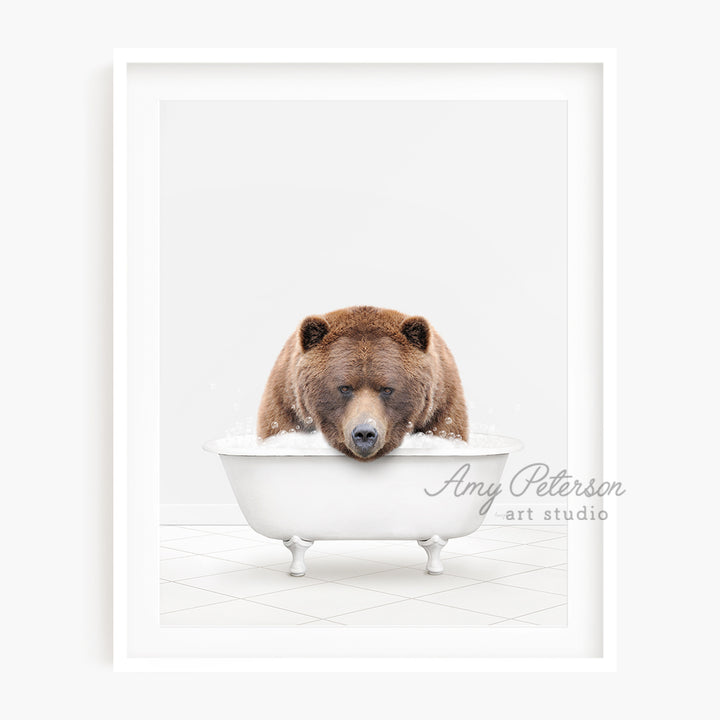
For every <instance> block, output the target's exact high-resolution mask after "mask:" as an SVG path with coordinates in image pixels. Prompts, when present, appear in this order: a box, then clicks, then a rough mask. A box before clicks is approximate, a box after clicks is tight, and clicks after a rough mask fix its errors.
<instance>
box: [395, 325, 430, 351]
mask: <svg viewBox="0 0 720 720" xmlns="http://www.w3.org/2000/svg"><path fill="white" fill-rule="evenodd" d="M400 332H401V333H402V334H403V335H404V336H405V337H406V338H407V339H408V340H409V341H410V343H411V344H412V345H414V346H415V347H416V348H419V349H420V350H422V351H423V352H426V351H427V349H428V344H429V343H430V325H429V324H428V321H427V320H426V319H425V318H424V317H410V318H408V319H407V320H405V322H404V323H403V324H402V327H401V328H400Z"/></svg>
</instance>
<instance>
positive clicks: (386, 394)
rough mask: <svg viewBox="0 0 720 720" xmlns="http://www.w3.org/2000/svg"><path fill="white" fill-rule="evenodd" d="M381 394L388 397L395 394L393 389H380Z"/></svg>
mask: <svg viewBox="0 0 720 720" xmlns="http://www.w3.org/2000/svg"><path fill="white" fill-rule="evenodd" d="M380 392H381V393H382V394H383V395H385V396H386V397H388V396H390V395H392V394H393V392H394V390H393V389H392V388H391V387H384V388H380Z"/></svg>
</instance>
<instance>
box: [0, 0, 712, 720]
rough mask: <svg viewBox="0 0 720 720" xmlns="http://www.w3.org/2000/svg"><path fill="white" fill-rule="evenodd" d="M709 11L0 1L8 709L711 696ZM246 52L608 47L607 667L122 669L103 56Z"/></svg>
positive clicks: (698, 702)
mask: <svg viewBox="0 0 720 720" xmlns="http://www.w3.org/2000/svg"><path fill="white" fill-rule="evenodd" d="M712 10H713V5H712V4H711V3H708V2H697V1H693V0H690V1H689V2H685V3H682V4H671V3H665V4H658V3H650V2H633V1H628V0H623V2H613V1H612V0H604V1H603V2H570V1H569V0H568V1H562V0H554V1H552V2H549V3H543V4H539V3H535V2H529V1H526V2H522V1H520V0H503V1H502V2H494V3H493V2H488V3H482V4H480V3H477V2H471V1H468V2H455V1H454V0H448V2H445V3H442V5H440V4H437V3H428V2H406V3H402V2H395V3H394V2H389V0H379V1H375V0H367V1H366V2H364V3H362V4H359V5H357V6H354V7H353V6H347V5H344V4H340V3H337V2H321V1H317V0H316V1H315V2H306V3H294V2H271V1H270V2H266V3H263V4H262V5H256V4H250V3H242V2H238V0H234V1H233V2H216V1H212V0H211V1H210V2H207V3H203V4H202V6H200V5H189V4H179V3H177V2H167V1H163V2H147V1H145V2H142V3H141V2H135V1H133V0H126V1H125V2H123V3H119V2H104V3H90V2H78V1H73V2H66V3H49V2H39V3H32V4H31V3H26V4H24V5H20V4H15V5H12V6H8V7H6V8H4V12H3V23H2V25H1V26H0V54H1V57H0V59H1V60H2V62H0V73H1V75H2V87H3V96H2V98H3V112H2V116H1V117H2V120H1V122H2V132H1V133H0V158H2V162H1V163H0V178H1V179H0V182H1V183H2V186H1V188H2V198H3V203H2V213H0V238H1V239H2V262H1V263H0V293H1V294H2V295H1V300H2V302H1V303H0V307H1V308H2V326H1V327H2V332H3V338H4V340H5V342H4V343H3V353H2V356H1V357H2V361H1V362H2V373H1V374H0V383H1V385H0V388H1V389H0V397H1V398H2V411H1V417H2V426H1V427H0V431H1V434H0V437H2V448H3V452H2V459H1V460H0V463H1V465H0V478H2V480H3V484H4V488H5V497H4V501H3V503H2V512H3V522H2V524H1V525H0V527H2V539H3V566H2V583H3V593H2V608H3V610H2V619H3V625H4V627H3V642H2V653H3V659H4V660H5V668H4V670H5V672H4V676H3V677H4V679H5V683H4V685H5V689H4V692H3V696H2V700H1V701H0V702H2V705H3V710H4V714H9V713H10V711H12V715H13V716H15V717H23V718H40V717H47V716H51V715H53V716H55V717H73V718H78V717H89V718H95V717H105V718H127V717H130V716H132V717H138V718H155V717H170V718H196V717H198V716H200V715H202V716H204V717H213V716H217V715H220V714H222V715H226V714H228V713H230V714H240V713H242V714H246V715H248V716H250V717H255V716H257V717H273V716H274V717H279V716H282V717H286V716H289V715H293V716H296V715H298V714H300V715H301V716H302V715H305V714H306V713H305V711H307V710H309V711H310V713H311V714H312V715H313V716H314V717H331V716H332V717H336V716H337V715H338V714H340V713H342V714H343V716H344V717H348V718H350V717H352V718H366V717H368V716H370V715H377V714H378V708H379V707H381V706H382V707H383V708H386V710H387V712H386V715H391V716H395V715H398V716H399V715H400V714H403V715H408V716H416V717H432V718H437V717H459V716H464V715H467V713H468V712H478V713H480V712H483V713H487V714H490V715H496V716H503V715H506V714H508V713H512V715H513V716H517V717H520V716H524V717H533V718H546V717H547V718H559V717H562V718H575V717H577V716H578V714H582V715H583V717H585V718H604V717H608V716H610V715H611V714H617V713H620V714H627V713H628V712H635V711H639V710H642V711H643V712H644V713H645V714H648V715H659V714H667V713H675V714H678V713H683V714H686V713H687V712H693V711H694V710H695V709H696V708H698V707H699V706H704V705H706V704H709V703H711V702H712V698H711V696H710V693H711V692H712V689H713V687H714V667H715V664H714V659H713V658H714V655H715V647H714V645H713V642H712V636H711V634H710V633H709V632H708V629H709V625H710V624H711V623H712V622H713V621H714V619H715V616H716V612H717V602H716V598H715V597H714V596H713V594H712V592H711V591H710V586H709V576H710V571H709V569H708V568H709V567H711V566H712V563H713V561H714V548H715V547H716V537H715V535H716V533H715V532H714V527H715V525H716V522H717V521H716V518H715V517H714V516H715V513H716V509H717V507H718V503H717V501H718V485H717V482H716V477H717V471H716V469H715V466H714V464H713V462H714V458H713V455H714V448H715V446H716V443H717V436H718V430H719V428H718V422H717V412H716V408H717V403H718V400H719V399H720V398H719V397H718V381H717V367H718V366H720V353H719V352H718V345H717V332H716V331H715V330H713V328H714V327H715V325H716V324H717V323H716V318H715V317H714V316H715V314H716V313H715V308H717V307H718V305H719V304H720V297H718V295H719V292H718V285H717V282H716V273H717V256H716V254H715V257H713V256H712V253H713V251H714V250H715V248H716V246H717V238H718V232H719V231H720V221H719V220H718V215H717V198H718V194H719V190H720V188H718V175H717V171H716V168H717V167H718V165H719V164H720V157H719V155H720V148H719V142H720V140H719V138H718V134H717V132H716V129H717V127H718V126H720V107H719V106H718V96H717V82H716V70H717V67H718V63H719V62H720V49H719V48H718V45H717V42H716V29H717V23H716V22H715V21H714V19H713V17H712ZM243 45H244V46H250V47H256V46H257V47H260V46H268V47H272V46H290V47H292V46H296V47H301V46H325V47H333V46H336V47H337V46H347V47H362V46H378V47H381V46H416V47H423V46H427V47H438V46H456V47H469V46H478V47H482V46H490V47H493V46H508V47H522V46H528V47H552V46H557V47H600V46H616V47H618V48H619V61H620V85H619V111H620V117H619V120H620V157H619V190H620V206H619V210H620V218H619V219H620V313H621V314H620V355H621V357H620V371H621V374H620V391H621V402H620V430H621V444H620V463H621V465H620V471H621V479H622V480H623V481H624V482H625V483H627V486H628V493H627V495H626V496H625V497H624V498H623V502H622V506H621V528H620V547H621V555H620V633H621V635H620V644H619V649H620V672H619V673H618V674H615V675H606V676H605V675H604V676H597V675H585V674H582V673H581V674H575V675H573V676H571V677H565V676H557V675H548V674H537V675H532V676H524V675H520V676H518V675H513V676H510V675H502V674H499V675H492V676H480V677H474V676H465V675H457V676H445V675H440V676H435V677H433V678H432V679H431V678H428V677H425V676H412V675H384V676H377V675H367V676H363V677H356V676H343V675H339V676H334V677H332V678H327V677H315V676H304V675H302V674H298V675H293V676H288V677H283V676H270V675H265V676H234V675H212V674H206V675H193V676H178V675H175V674H171V673H170V674H161V675H125V676H115V675H113V674H112V672H111V666H110V656H111V612H112V609H111V517H112V516H111V509H112V506H111V497H112V496H111V477H110V474H111V456H110V448H111V405H110V397H111V365H110V359H111V327H110V321H111V287H110V286H111V277H112V275H111V183H110V177H111V174H110V173H111V58H112V55H111V48H112V47H113V46H131V47H132V46H138V47H142V46H166V47H183V46H186V47H203V46H209V47H216V46H217V47H222V46H243ZM698 484H701V485H702V496H703V502H702V503H701V504H700V503H698V504H696V503H695V502H694V500H693V498H694V497H697V494H696V493H697V492H698V491H697V490H696V488H697V487H698ZM688 488H690V492H688ZM683 493H684V495H683ZM710 549H712V552H713V555H712V556H710V557H708V555H709V551H710ZM281 712H282V715H281V714H280V713H281Z"/></svg>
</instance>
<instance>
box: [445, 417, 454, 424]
mask: <svg viewBox="0 0 720 720" xmlns="http://www.w3.org/2000/svg"><path fill="white" fill-rule="evenodd" d="M451 422H452V418H451V417H446V418H445V423H446V424H447V425H450V423H451Z"/></svg>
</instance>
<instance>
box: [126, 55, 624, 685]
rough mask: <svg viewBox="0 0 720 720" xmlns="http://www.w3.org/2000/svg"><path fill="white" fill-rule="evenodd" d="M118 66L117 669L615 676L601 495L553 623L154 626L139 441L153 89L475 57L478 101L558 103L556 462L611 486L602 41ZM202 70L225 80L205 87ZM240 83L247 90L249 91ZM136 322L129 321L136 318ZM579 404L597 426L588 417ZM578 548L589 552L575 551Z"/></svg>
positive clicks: (609, 245) (608, 126)
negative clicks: (561, 148) (560, 363)
mask: <svg viewBox="0 0 720 720" xmlns="http://www.w3.org/2000/svg"><path fill="white" fill-rule="evenodd" d="M114 62H115V66H114V208H115V213H114V351H113V355H114V381H113V392H114V461H113V463H114V661H115V669H116V670H121V671H138V670H142V671H169V670H173V671H178V670H182V671H233V670H238V671H288V670H303V671H308V670H313V671H315V670H317V671H324V672H336V671H358V670H368V671H370V670H371V671H379V670H386V671H428V672H438V671H450V672H453V671H498V670H503V671H612V670H614V669H615V667H616V632H617V629H616V606H615V603H616V600H615V597H616V588H615V578H616V555H617V547H616V512H617V508H616V503H615V502H614V501H613V499H612V497H608V498H605V501H604V503H605V504H604V507H605V509H606V510H607V511H608V519H607V520H605V521H604V522H603V523H602V526H601V527H600V526H599V525H597V524H593V525H592V526H591V524H588V523H585V524H583V523H575V524H571V530H570V533H571V535H570V558H571V559H570V563H571V565H573V566H574V568H576V571H575V572H574V573H571V575H570V584H569V593H570V596H571V598H572V597H575V598H576V599H577V600H576V601H575V602H573V601H571V606H570V608H571V609H570V613H569V618H568V627H567V628H548V629H540V630H539V631H538V630H530V631H528V630H526V629H521V628H503V629H495V630H492V629H489V628H480V629H477V630H475V629H472V630H468V629H467V628H462V629H460V630H458V629H453V628H342V629H340V631H339V632H340V633H341V634H338V631H336V630H335V629H328V628H301V629H298V628H220V629H218V628H170V627H162V628H161V627H160V626H159V625H158V624H157V612H156V606H157V543H156V529H157V525H158V518H159V511H158V504H159V497H158V492H157V454H156V452H155V451H154V450H153V447H154V444H153V443H154V439H153V438H154V436H153V433H154V432H155V430H156V428H157V393H156V392H155V390H156V387H155V384H156V381H157V377H156V376H155V375H154V368H155V367H156V365H157V355H156V351H155V350H154V347H155V344H154V343H155V340H154V338H156V336H157V307H156V305H154V304H153V302H154V301H153V298H154V297H155V295H154V294H153V293H154V290H153V288H155V287H156V285H157V253H156V251H155V249H154V248H155V247H156V246H155V245H153V242H154V241H153V238H156V237H157V230H158V228H157V208H153V202H156V201H157V162H158V161H157V153H156V152H154V145H153V142H157V124H156V123H155V124H153V122H152V118H153V113H157V111H158V100H159V99H168V98H173V99H179V98H181V99H188V98H202V97H206V98H207V97H212V98H214V99H217V98H232V97H236V96H237V92H238V88H237V87H236V86H234V85H233V83H232V80H231V78H232V73H231V72H228V68H231V67H232V66H242V65H244V64H245V65H248V64H258V63H261V64H273V65H283V64H293V65H301V66H303V67H304V68H306V69H307V72H308V73H312V72H313V67H318V66H321V65H323V64H328V63H330V64H360V65H373V64H379V63H381V64H385V65H389V66H392V65H403V64H418V65H424V66H426V67H428V68H432V67H433V65H436V64H442V65H452V66H458V67H459V66H463V65H468V64H470V65H481V66H483V67H485V68H487V72H488V81H487V83H486V85H485V86H484V87H483V88H481V89H480V90H478V92H479V93H480V94H481V95H482V97H483V98H487V99H493V98H495V99H500V98H502V99H512V98H518V97H522V98H524V99H534V98H537V99H540V98H542V99H550V98H552V99H559V100H564V101H565V102H567V104H568V188H569V190H568V333H569V338H571V341H570V342H569V344H568V347H569V357H568V372H569V380H568V393H569V394H568V397H569V403H568V404H569V407H568V411H569V427H570V437H569V444H568V447H569V460H568V463H569V466H570V467H572V468H574V469H576V472H577V474H578V475H582V474H583V473H585V472H587V473H588V474H589V473H591V472H593V471H594V469H595V468H597V466H598V464H599V463H601V464H602V471H603V477H604V478H605V479H608V480H610V479H616V470H615V468H616V447H615V436H616V399H615V398H616V371H615V354H616V346H615V342H616V340H615V338H616V271H615V268H616V238H615V222H616V220H615V192H616V186H615V183H616V178H615V154H616V146H615V54H614V51H612V50H606V49H599V50H476V49H468V50H400V49H386V50H235V49H228V50H159V49H132V50H117V51H116V52H115V61H114ZM580 66H584V67H587V66H593V68H594V69H595V71H596V72H597V73H600V77H601V97H600V102H599V103H598V102H597V95H596V94H594V92H593V91H592V89H589V88H588V85H587V80H586V77H585V75H583V73H578V72H575V69H576V68H577V67H580ZM510 67H512V68H513V72H514V76H513V79H512V82H510V83H508V82H507V78H498V79H497V80H496V81H493V79H492V77H491V75H492V73H493V68H494V69H495V70H496V71H497V72H498V74H499V73H501V71H502V69H503V68H510ZM138 68H152V69H153V71H155V70H156V71H157V73H156V75H155V76H152V72H149V73H146V78H145V80H143V81H142V83H141V84H142V87H141V86H140V85H139V84H138V83H137V82H136V81H137V79H138V74H137V73H136V71H137V69H138ZM213 69H215V70H222V72H217V73H216V75H215V76H214V77H212V78H211V82H209V81H208V78H209V77H210V75H212V70H213ZM375 91H379V90H378V88H375V90H374V92H375ZM254 92H255V93H256V97H257V93H258V92H259V91H258V90H257V88H256V89H255V91H254ZM382 92H385V93H386V94H387V96H388V97H394V96H393V95H392V93H393V92H396V89H393V88H392V87H390V86H388V87H387V88H385V89H384V90H382ZM413 92H415V93H417V92H422V91H419V90H418V89H417V88H416V89H415V90H414V91H413ZM450 92H457V88H455V89H453V90H451V91H450ZM132 93H134V94H132ZM243 99H252V98H249V97H248V96H243ZM138 138H142V140H143V143H144V147H143V148H140V149H141V150H142V152H139V148H138V146H137V144H133V143H136V141H137V140H138ZM131 139H132V142H130V140H131ZM598 141H599V142H600V144H601V145H600V146H598ZM138 180H141V182H138ZM139 207H141V208H142V211H141V212H139V211H138V208H139ZM132 239H134V242H135V243H136V244H135V245H133V244H132ZM138 247H141V248H142V252H141V253H140V255H141V256H139V255H138V252H137V248H138ZM599 261H601V263H602V264H601V266H600V265H599ZM137 278H140V279H141V282H139V283H138V282H136V281H137ZM131 280H132V281H131ZM597 303H601V305H597ZM140 317H142V318H143V320H142V322H138V318H140ZM134 347H142V348H144V349H143V351H142V356H139V355H138V354H133V352H132V348H134ZM600 359H601V360H600ZM598 388H601V390H598ZM598 402H601V403H602V410H601V412H600V410H599V408H597V404H598ZM590 406H592V407H594V408H595V410H596V412H595V413H594V414H593V418H595V419H598V418H599V419H600V420H599V421H598V422H595V420H594V419H593V418H589V417H588V412H587V410H586V409H587V408H588V407H590ZM131 428H132V432H130V431H129V430H130V429H131ZM591 468H592V469H591ZM571 502H572V501H571ZM571 507H572V504H571ZM131 530H132V532H131ZM573 554H574V556H575V562H574V561H573ZM587 557H592V558H594V561H593V562H591V563H583V562H580V561H579V559H581V558H587ZM573 593H575V595H574V596H573ZM153 610H155V611H154V612H153ZM598 618H599V619H600V621H601V622H600V627H598V622H597V621H598ZM480 633H484V634H483V636H482V643H479V642H478V639H479V637H480V636H479V634H480ZM529 633H535V636H534V637H530V635H529ZM478 648H482V649H478Z"/></svg>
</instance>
